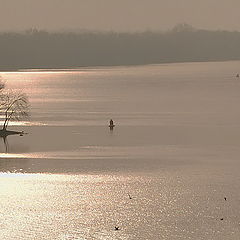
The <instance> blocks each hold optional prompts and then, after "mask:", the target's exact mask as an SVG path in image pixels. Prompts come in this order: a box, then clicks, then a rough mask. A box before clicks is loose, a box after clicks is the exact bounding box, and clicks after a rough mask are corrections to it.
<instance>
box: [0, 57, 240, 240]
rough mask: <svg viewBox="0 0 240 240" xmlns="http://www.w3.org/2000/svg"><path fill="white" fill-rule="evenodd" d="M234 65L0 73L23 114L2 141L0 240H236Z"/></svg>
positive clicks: (238, 101) (239, 86)
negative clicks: (18, 93)
mask: <svg viewBox="0 0 240 240" xmlns="http://www.w3.org/2000/svg"><path fill="white" fill-rule="evenodd" d="M239 70H240V62H238V61H235V62H234V61H232V62H211V63H181V64H162V65H148V66H138V67H99V68H81V69H74V70H54V69H52V70H49V71H45V70H34V71H31V70H27V71H23V72H2V73H1V77H2V78H3V79H4V80H5V81H6V86H7V87H8V88H12V89H22V90H23V91H24V92H26V93H27V94H28V96H29V100H30V103H31V119H30V121H26V122H22V123H21V125H19V123H17V122H12V123H11V126H9V129H13V130H24V131H26V132H28V134H27V135H24V136H22V137H20V136H9V137H8V138H7V144H8V153H6V146H5V145H4V142H3V141H1V145H0V149H1V154H0V172H1V173H0V189H1V196H0V205H1V208H0V226H1V229H0V238H1V239H4V240H5V239H6V240H12V239H24V240H28V239H29V240H30V239H31V240H32V239H41V240H46V239H49V240H50V239H51V240H53V239H56V240H57V239H89V240H90V239H128V240H130V239H131V240H135V239H140V240H146V239H151V240H156V239H168V240H175V239H176V240H177V239H178V240H179V239H214V240H219V239H220V240H226V239H231V240H232V239H234V240H235V239H239V237H240V231H239V224H240V218H239V214H238V213H239V211H240V208H239V199H240V194H239V182H240V181H239V180H240V179H239V167H240V164H239V156H240V130H239V129H240V128H239V125H240V124H239V122H240V111H239V105H240V94H239V92H240V82H239V78H237V77H236V74H237V73H238V72H239ZM111 118H112V119H113V120H114V123H115V124H116V126H115V128H114V130H113V131H110V130H109V128H108V124H109V120H110V119H111ZM129 196H130V197H131V199H130V197H129ZM225 197H226V200H224V198H225ZM221 219H222V220H221ZM13 222H14V224H13ZM115 226H117V227H119V228H120V230H119V231H115Z"/></svg>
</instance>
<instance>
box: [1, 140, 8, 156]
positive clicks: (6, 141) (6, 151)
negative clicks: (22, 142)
mask: <svg viewBox="0 0 240 240" xmlns="http://www.w3.org/2000/svg"><path fill="white" fill-rule="evenodd" d="M2 139H3V143H4V146H5V153H8V151H9V144H8V140H7V136H3V137H2Z"/></svg>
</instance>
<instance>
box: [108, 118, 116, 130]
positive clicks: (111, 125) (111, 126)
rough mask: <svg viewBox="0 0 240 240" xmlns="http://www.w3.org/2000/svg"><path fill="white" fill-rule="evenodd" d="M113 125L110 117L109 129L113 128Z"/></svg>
mask: <svg viewBox="0 0 240 240" xmlns="http://www.w3.org/2000/svg"><path fill="white" fill-rule="evenodd" d="M114 127H115V125H114V123H113V120H112V119H111V120H110V122H109V128H110V130H113V128H114Z"/></svg>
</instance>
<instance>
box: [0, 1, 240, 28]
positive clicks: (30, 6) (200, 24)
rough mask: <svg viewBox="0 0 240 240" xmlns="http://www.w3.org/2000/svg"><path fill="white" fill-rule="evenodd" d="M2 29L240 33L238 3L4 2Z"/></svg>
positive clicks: (1, 10) (0, 20) (1, 17)
mask: <svg viewBox="0 0 240 240" xmlns="http://www.w3.org/2000/svg"><path fill="white" fill-rule="evenodd" d="M0 2H1V9H0V30H25V29H29V28H39V29H45V30H50V31H54V30H69V29H70V30H75V31H77V30H79V29H91V30H114V31H144V30H149V29H150V30H158V31H159V30H166V29H170V28H172V27H173V26H175V25H176V24H179V23H188V24H191V25H193V26H195V27H197V28H204V29H214V30H216V29H225V30H238V31H240V25H239V11H238V9H239V8H240V3H239V1H238V0H228V1H226V0H201V1H197V0H182V1H179V0H140V1H139V0H131V1H129V0H121V1H117V0H115V1H113V0H101V1H99V0H88V1H86V0H61V1H59V0H51V1H49V0H41V1H32V0H21V1H19V0H11V1H5V0H1V1H0Z"/></svg>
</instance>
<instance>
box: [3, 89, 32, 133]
mask: <svg viewBox="0 0 240 240" xmlns="http://www.w3.org/2000/svg"><path fill="white" fill-rule="evenodd" d="M1 111H2V113H3V114H4V116H5V120H4V124H3V128H2V131H6V130H7V127H8V124H9V122H10V121H11V120H15V121H21V120H22V119H25V118H28V117H29V102H28V97H27V95H26V94H24V93H21V92H12V91H9V92H4V91H3V90H2V93H1Z"/></svg>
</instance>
